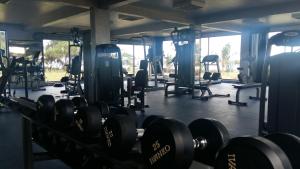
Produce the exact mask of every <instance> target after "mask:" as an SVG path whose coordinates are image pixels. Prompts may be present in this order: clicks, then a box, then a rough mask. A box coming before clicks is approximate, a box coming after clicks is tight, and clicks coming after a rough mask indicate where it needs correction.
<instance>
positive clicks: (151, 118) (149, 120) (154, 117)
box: [142, 115, 164, 129]
mask: <svg viewBox="0 0 300 169" xmlns="http://www.w3.org/2000/svg"><path fill="white" fill-rule="evenodd" d="M162 118H164V117H163V116H159V115H150V116H148V117H146V119H145V120H144V121H143V124H142V128H143V129H146V128H147V127H148V126H149V125H150V124H151V123H152V122H154V121H156V120H158V119H162Z"/></svg>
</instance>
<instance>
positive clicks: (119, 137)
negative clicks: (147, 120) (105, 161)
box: [102, 115, 137, 155]
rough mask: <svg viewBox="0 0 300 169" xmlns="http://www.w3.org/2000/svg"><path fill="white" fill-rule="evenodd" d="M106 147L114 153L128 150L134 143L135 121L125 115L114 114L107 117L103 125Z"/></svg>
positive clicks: (135, 134)
mask: <svg viewBox="0 0 300 169" xmlns="http://www.w3.org/2000/svg"><path fill="white" fill-rule="evenodd" d="M102 128H103V136H104V139H105V143H106V147H107V149H108V150H109V152H111V153H113V154H114V155H123V154H124V153H127V152H129V151H130V150H131V149H132V147H133V146H134V144H135V143H136V137H137V133H136V132H137V131H136V127H135V122H134V121H132V119H131V118H130V117H128V116H125V115H116V116H114V117H111V118H109V119H107V120H106V121H105V122H104V124H103V126H102Z"/></svg>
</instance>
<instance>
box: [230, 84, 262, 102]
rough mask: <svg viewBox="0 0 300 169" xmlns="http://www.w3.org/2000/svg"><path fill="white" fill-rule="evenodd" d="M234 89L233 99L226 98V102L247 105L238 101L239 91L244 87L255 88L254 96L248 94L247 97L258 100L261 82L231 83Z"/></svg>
mask: <svg viewBox="0 0 300 169" xmlns="http://www.w3.org/2000/svg"><path fill="white" fill-rule="evenodd" d="M232 86H233V87H234V88H235V89H237V91H236V95H235V101H232V100H228V104H230V105H236V106H247V103H246V102H240V92H241V90H244V89H251V88H255V89H256V96H249V99H251V100H260V87H261V83H250V84H238V85H232Z"/></svg>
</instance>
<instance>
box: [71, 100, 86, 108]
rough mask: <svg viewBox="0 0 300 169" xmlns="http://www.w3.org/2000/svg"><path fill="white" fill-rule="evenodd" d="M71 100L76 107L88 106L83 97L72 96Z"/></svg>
mask: <svg viewBox="0 0 300 169" xmlns="http://www.w3.org/2000/svg"><path fill="white" fill-rule="evenodd" d="M72 102H73V104H74V106H75V108H76V109H79V108H82V107H87V106H88V103H87V101H86V99H85V98H84V97H74V98H73V99H72Z"/></svg>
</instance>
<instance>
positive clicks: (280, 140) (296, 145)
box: [265, 133, 300, 169]
mask: <svg viewBox="0 0 300 169" xmlns="http://www.w3.org/2000/svg"><path fill="white" fill-rule="evenodd" d="M265 138H267V139H268V140H271V141H272V142H273V143H275V144H276V145H278V146H279V147H280V148H281V149H282V150H283V151H284V153H285V154H286V155H287V156H288V158H289V160H290V162H291V165H292V167H293V169H295V168H300V160H299V158H300V138H299V137H297V136H295V135H292V134H289V133H274V134H269V135H267V136H266V137H265Z"/></svg>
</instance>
